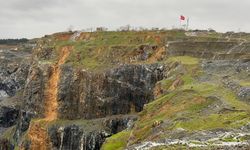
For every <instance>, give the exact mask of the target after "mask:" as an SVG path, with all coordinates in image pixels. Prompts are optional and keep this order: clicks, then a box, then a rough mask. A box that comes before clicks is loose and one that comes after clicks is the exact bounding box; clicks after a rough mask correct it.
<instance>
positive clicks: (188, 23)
mask: <svg viewBox="0 0 250 150" xmlns="http://www.w3.org/2000/svg"><path fill="white" fill-rule="evenodd" d="M188 27H189V17H188V18H187V27H186V30H188Z"/></svg>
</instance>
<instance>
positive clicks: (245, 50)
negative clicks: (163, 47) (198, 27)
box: [167, 41, 250, 60]
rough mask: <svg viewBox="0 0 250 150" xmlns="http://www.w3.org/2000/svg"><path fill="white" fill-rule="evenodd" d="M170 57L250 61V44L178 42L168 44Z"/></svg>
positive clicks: (233, 42)
mask: <svg viewBox="0 0 250 150" xmlns="http://www.w3.org/2000/svg"><path fill="white" fill-rule="evenodd" d="M167 47H168V54H169V55H175V56H176V55H181V56H184V55H187V56H194V57H200V58H206V59H208V58H209V59H217V60H219V59H236V58H238V59H249V57H250V56H249V50H250V44H249V43H245V42H244V41H241V42H236V41H232V42H228V41H218V42H217V41H216V42H215V41H210V42H208V41H197V42H196V41H176V42H169V43H168V44H167Z"/></svg>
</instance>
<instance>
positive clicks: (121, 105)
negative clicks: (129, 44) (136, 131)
mask: <svg viewBox="0 0 250 150" xmlns="http://www.w3.org/2000/svg"><path fill="white" fill-rule="evenodd" d="M63 72H64V73H62V77H61V79H62V80H61V82H60V89H59V103H60V104H59V105H60V109H59V114H63V115H61V118H67V119H69V118H71V119H72V118H87V119H91V118H98V117H105V116H109V115H117V114H128V113H129V112H139V111H141V110H142V108H143V105H144V104H146V103H148V102H149V100H152V99H153V98H154V96H153V88H154V85H155V83H156V82H157V81H159V80H161V79H162V78H163V66H162V65H157V64H155V65H122V66H120V67H118V68H115V69H111V70H109V71H107V72H104V73H88V72H86V71H75V70H72V69H71V68H70V67H64V68H63ZM69 101H71V103H68V102H69Z"/></svg>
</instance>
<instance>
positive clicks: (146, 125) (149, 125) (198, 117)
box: [104, 56, 250, 148]
mask: <svg viewBox="0 0 250 150" xmlns="http://www.w3.org/2000/svg"><path fill="white" fill-rule="evenodd" d="M167 61H168V62H173V61H178V62H180V63H182V64H183V66H184V68H185V69H184V70H185V71H184V72H185V74H181V80H182V81H183V83H182V85H180V86H179V87H177V88H176V89H171V88H170V87H171V86H172V83H174V81H175V80H176V78H177V77H176V74H178V70H177V71H176V70H175V71H173V73H172V75H173V77H172V78H171V77H170V78H169V79H166V80H163V81H160V82H161V83H162V87H163V89H164V91H165V94H163V95H162V96H161V97H159V98H158V99H156V100H155V101H153V102H151V103H149V104H147V105H146V106H145V107H144V110H143V111H142V112H141V113H140V114H139V116H140V119H139V120H138V121H137V122H136V124H135V127H134V128H133V130H132V131H131V132H132V134H131V136H130V137H129V139H126V138H125V139H124V141H123V142H125V141H130V142H131V143H132V144H133V143H138V142H140V141H147V140H156V139H160V138H167V137H168V136H169V135H168V134H164V133H162V134H160V135H155V134H154V130H155V128H154V127H153V124H154V123H155V122H163V124H162V125H161V129H162V131H163V132H168V131H169V132H171V131H173V130H176V129H180V128H183V129H184V130H186V131H188V132H190V133H192V132H196V131H199V130H213V129H221V128H223V129H232V128H239V127H241V126H243V125H246V124H247V123H249V122H250V106H249V105H247V104H246V103H244V102H242V101H239V100H238V99H237V97H236V95H235V94H234V93H233V92H232V91H230V90H229V89H226V88H224V87H223V86H221V85H219V84H213V83H210V82H198V81H197V80H196V79H197V77H198V76H200V75H202V70H201V69H200V66H199V59H197V58H192V57H187V56H177V57H171V58H169V59H168V60H167ZM170 75H171V74H170ZM174 75H175V76H174ZM218 83H219V81H218ZM221 103H222V104H223V105H222V106H220V107H221V110H220V111H216V110H213V109H214V106H213V104H218V105H219V104H221ZM224 107H225V110H224V109H223V108H224ZM227 108H230V109H232V111H226V109H227ZM118 136H119V134H118ZM115 138H116V136H112V137H111V138H110V139H108V140H107V141H106V143H105V144H104V148H105V147H109V145H112V143H113V141H114V140H115ZM131 139H132V140H131ZM225 140H226V139H225ZM120 142H122V141H120ZM173 148H174V147H173Z"/></svg>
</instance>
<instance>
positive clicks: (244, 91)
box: [237, 87, 250, 102]
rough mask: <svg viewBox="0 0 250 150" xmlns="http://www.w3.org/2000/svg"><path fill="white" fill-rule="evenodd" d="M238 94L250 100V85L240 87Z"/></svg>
mask: <svg viewBox="0 0 250 150" xmlns="http://www.w3.org/2000/svg"><path fill="white" fill-rule="evenodd" d="M237 96H238V97H239V98H240V99H243V100H246V101H248V102H250V87H241V88H240V89H239V92H238V94H237Z"/></svg>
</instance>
